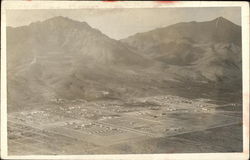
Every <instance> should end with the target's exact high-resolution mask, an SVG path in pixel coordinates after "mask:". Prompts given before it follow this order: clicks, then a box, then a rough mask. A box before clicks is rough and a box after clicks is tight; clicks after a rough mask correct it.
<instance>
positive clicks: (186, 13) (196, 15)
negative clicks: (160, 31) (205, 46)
mask: <svg viewBox="0 0 250 160" xmlns="http://www.w3.org/2000/svg"><path fill="white" fill-rule="evenodd" d="M240 15H241V13H240V7H234V8H232V7H226V8H225V7H223V8H222V7H215V8H204V7H203V8H157V9H154V8H143V9H98V10H97V9H74V10H72V9H67V10H66V9H64V10H58V9H57V10H51V9H50V10H49V9H47V10H45V9H43V10H38V9H36V10H8V11H7V25H8V26H13V27H16V26H23V25H28V24H30V23H31V22H36V21H43V20H45V19H48V18H51V17H54V16H65V17H69V18H71V19H75V20H78V21H85V22H87V23H88V24H89V25H90V26H92V27H93V28H97V29H99V30H100V31H101V32H103V33H104V34H106V35H108V36H109V37H111V38H114V39H121V38H126V37H128V36H130V35H133V34H135V33H138V32H145V31H149V30H152V29H155V28H159V27H164V26H168V25H171V24H175V23H178V22H189V21H208V20H212V19H215V18H217V17H220V16H223V17H224V18H227V19H228V20H230V21H232V22H233V23H235V24H238V25H241V16H240Z"/></svg>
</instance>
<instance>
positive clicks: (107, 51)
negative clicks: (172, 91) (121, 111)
mask: <svg viewBox="0 0 250 160" xmlns="http://www.w3.org/2000/svg"><path fill="white" fill-rule="evenodd" d="M7 53H8V55H7V58H8V94H9V97H8V100H9V102H10V103H11V102H14V101H15V102H16V103H22V102H26V101H32V102H37V101H47V100H51V99H55V98H67V99H77V98H83V99H95V98H101V97H103V96H105V97H110V98H113V97H115V96H116V94H119V93H120V92H125V91H126V92H127V90H132V91H133V92H136V90H135V91H134V90H133V88H134V86H137V88H140V86H141V87H142V88H143V87H146V86H145V83H140V81H141V80H142V81H144V76H147V74H146V72H144V71H143V70H144V69H145V68H146V69H148V70H151V69H150V68H152V66H154V61H152V60H150V59H148V58H146V57H145V56H143V55H140V54H137V53H136V52H134V51H132V50H131V49H130V48H129V47H127V46H125V45H124V44H123V43H121V42H119V41H116V40H113V39H111V38H109V37H107V36H106V35H104V34H102V33H101V32H100V31H99V30H97V29H94V28H92V27H90V26H89V25H88V24H87V23H85V22H78V21H74V20H71V19H69V18H66V17H61V16H60V17H54V18H51V19H48V20H45V21H43V22H35V23H32V24H30V25H28V26H22V27H16V28H13V27H8V28H7ZM142 71H143V72H142ZM137 83H138V84H137ZM103 84H105V85H103ZM124 86H125V87H124ZM107 93H108V94H107Z"/></svg>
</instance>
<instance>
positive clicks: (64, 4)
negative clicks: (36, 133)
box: [1, 1, 250, 160]
mask: <svg viewBox="0 0 250 160" xmlns="http://www.w3.org/2000/svg"><path fill="white" fill-rule="evenodd" d="M164 7H166V8H171V7H241V15H242V69H243V152H242V153H198V154H194V153H190V154H189V153H187V154H186V153H185V154H184V153H182V154H120V155H118V154H117V155H65V156H64V155H53V156H46V155H44V156H8V154H7V86H6V85H7V81H6V73H7V72H6V14H5V13H6V9H83V8H164ZM1 9H2V10H1V44H2V46H1V47H2V49H1V158H2V159H86V160H87V159H88V160H89V159H92V160H99V159H102V160H104V159H105V160H108V159H120V160H123V159H124V160H125V159H126V160H127V159H138V160H148V159H150V160H152V159H157V160H158V159H159V160H161V159H162V160H163V159H164V160H166V159H171V160H179V159H193V160H208V159H213V160H214V159H225V160H236V159H237V160H247V159H248V158H249V68H250V67H249V4H248V3H247V2H229V1H228V2H201V1H198V2H187V1H186V2H171V3H160V2H151V1H141V2H139V1H127V2H125V1H123V2H122V1H118V2H108V3H106V2H105V3H104V2H102V1H43V2H42V1H3V2H2V8H1Z"/></svg>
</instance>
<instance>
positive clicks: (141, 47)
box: [121, 17, 241, 83]
mask: <svg viewBox="0 0 250 160" xmlns="http://www.w3.org/2000/svg"><path fill="white" fill-rule="evenodd" d="M121 42H123V43H124V44H126V45H127V46H130V47H131V48H133V49H134V50H135V51H136V52H138V53H141V54H143V55H146V56H148V57H150V58H151V59H154V60H157V61H160V62H162V63H164V64H165V65H166V66H167V67H166V72H168V73H170V72H171V73H176V75H177V77H179V79H182V80H187V79H189V80H195V81H213V82H218V81H224V82H232V81H233V82H236V81H237V83H241V27H240V26H238V25H236V24H234V23H232V22H230V21H229V20H227V19H225V18H223V17H218V18H216V19H214V20H212V21H206V22H195V21H193V22H181V23H177V24H174V25H171V26H167V27H163V28H158V29H155V30H152V31H149V32H145V33H137V34H135V35H133V36H130V37H128V38H126V39H122V40H121Z"/></svg>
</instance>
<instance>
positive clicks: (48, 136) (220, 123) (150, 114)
mask: <svg viewBox="0 0 250 160" xmlns="http://www.w3.org/2000/svg"><path fill="white" fill-rule="evenodd" d="M225 106H227V107H230V109H224V108H226V107H225ZM239 107H241V105H240V104H226V105H225V104H221V105H217V104H211V103H209V100H206V99H196V100H194V99H193V100H190V99H187V98H181V97H177V96H155V97H144V98H134V99H129V100H127V101H123V102H122V101H118V100H113V101H108V100H107V101H95V102H87V101H81V100H79V101H62V100H61V101H59V100H57V101H55V102H51V104H49V105H45V104H43V105H42V107H37V108H39V109H35V110H34V109H28V110H25V111H22V112H11V113H9V114H8V146H9V147H8V148H9V154H10V155H39V154H45V155H57V154H120V153H121V154H122V153H172V152H183V153H185V152H227V151H231V152H239V151H241V150H242V147H241V146H242V137H241V135H242V125H241V124H242V119H241V116H239V115H240V114H241V110H240V109H239ZM231 142H233V143H231ZM232 144H234V145H233V146H232Z"/></svg>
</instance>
